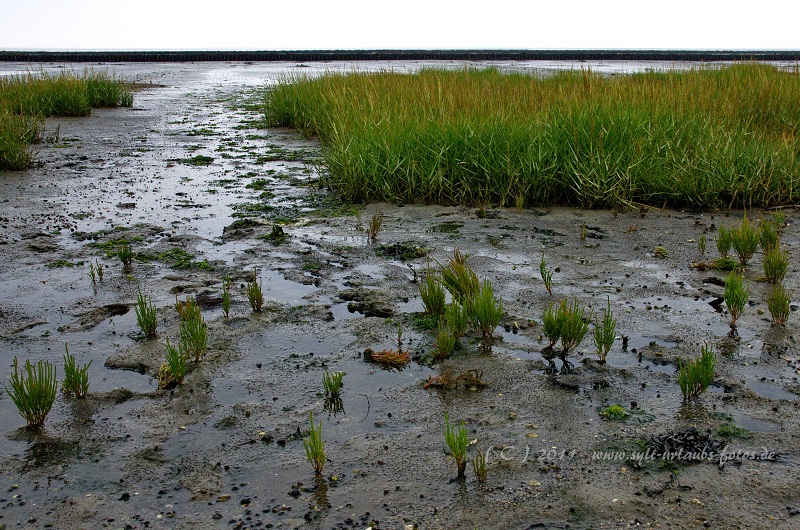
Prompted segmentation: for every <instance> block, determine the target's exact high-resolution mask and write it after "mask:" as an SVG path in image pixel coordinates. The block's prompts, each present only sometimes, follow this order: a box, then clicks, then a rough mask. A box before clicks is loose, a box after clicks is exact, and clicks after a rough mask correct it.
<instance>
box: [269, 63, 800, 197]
mask: <svg viewBox="0 0 800 530" xmlns="http://www.w3.org/2000/svg"><path fill="white" fill-rule="evenodd" d="M798 100H800V69H798V68H795V69H791V70H781V69H779V68H777V67H775V66H771V65H763V64H738V65H731V66H724V67H719V68H696V69H691V70H686V71H666V72H644V73H636V74H630V75H617V76H604V75H601V74H598V73H595V72H591V71H588V70H581V71H569V72H558V73H556V74H553V75H549V76H545V77H535V76H532V75H529V74H525V73H504V72H501V71H500V70H499V69H496V68H488V69H471V68H465V69H460V70H444V69H423V70H421V71H419V72H417V73H412V74H406V73H394V72H387V71H383V72H370V73H367V72H351V73H329V74H327V75H323V76H321V77H311V76H304V75H302V74H299V73H298V74H289V75H287V76H286V77H284V79H282V80H281V81H280V82H279V83H278V84H277V85H275V86H274V87H271V88H270V89H269V90H267V92H266V96H265V119H266V123H267V124H268V125H270V126H291V127H295V128H296V129H299V130H300V131H301V132H302V133H304V134H305V135H307V136H318V137H319V138H320V139H321V142H322V144H323V166H324V169H325V170H326V175H327V176H326V179H327V182H326V184H328V185H330V186H332V187H333V188H335V189H337V190H338V191H339V192H340V193H341V194H342V195H343V196H344V197H345V198H346V199H349V200H352V201H357V202H364V201H400V202H410V203H414V202H422V203H440V204H467V205H482V204H498V205H506V206H512V205H516V206H523V207H525V206H533V205H552V204H561V205H573V206H582V207H614V206H618V205H620V204H634V203H642V204H649V205H657V206H659V207H661V206H663V205H667V206H672V207H693V208H718V207H726V208H751V207H754V206H770V205H782V204H794V203H796V202H797V201H798V193H800V192H799V191H798V190H800V187H798V185H797V184H798V178H800V177H799V175H800V143H798V142H797V141H795V138H796V134H797V131H798V127H800V106H798V105H797V104H796V102H797V101H798Z"/></svg>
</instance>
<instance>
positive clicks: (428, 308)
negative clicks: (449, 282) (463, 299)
mask: <svg viewBox="0 0 800 530" xmlns="http://www.w3.org/2000/svg"><path fill="white" fill-rule="evenodd" d="M417 287H418V288H419V295H420V297H421V298H422V306H423V307H424V308H425V314H427V315H434V316H437V317H438V316H440V315H443V314H444V311H445V301H446V295H445V291H444V286H443V285H442V279H441V276H439V274H437V273H436V272H434V271H433V270H431V268H430V267H428V270H427V271H426V272H425V278H424V279H423V280H422V281H421V282H419V283H418V284H417Z"/></svg>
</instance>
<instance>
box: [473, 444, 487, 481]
mask: <svg viewBox="0 0 800 530" xmlns="http://www.w3.org/2000/svg"><path fill="white" fill-rule="evenodd" d="M472 472H473V473H475V478H477V479H478V482H486V477H487V475H488V474H489V472H488V470H487V469H486V454H484V453H483V452H481V451H478V452H477V453H476V454H475V458H473V459H472Z"/></svg>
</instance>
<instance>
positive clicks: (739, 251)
mask: <svg viewBox="0 0 800 530" xmlns="http://www.w3.org/2000/svg"><path fill="white" fill-rule="evenodd" d="M731 246H732V247H733V250H734V252H736V255H737V256H738V257H739V263H741V264H742V267H744V266H746V265H747V262H748V261H750V258H752V257H753V254H755V253H756V250H758V230H757V229H756V227H755V226H753V224H752V223H750V221H749V220H748V219H747V214H745V216H744V218H742V223H741V224H740V225H739V226H736V227H733V228H732V229H731Z"/></svg>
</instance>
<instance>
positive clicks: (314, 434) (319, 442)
mask: <svg viewBox="0 0 800 530" xmlns="http://www.w3.org/2000/svg"><path fill="white" fill-rule="evenodd" d="M308 421H309V423H310V424H311V425H310V427H309V429H308V436H307V437H306V438H303V447H304V448H305V450H306V458H308V461H309V462H310V463H311V467H313V468H314V472H315V473H316V474H317V475H321V474H322V470H323V468H324V467H325V461H326V460H327V456H326V455H325V441H324V440H323V439H322V421H321V420H320V422H319V425H318V426H315V425H314V413H313V412H309V413H308Z"/></svg>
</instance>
